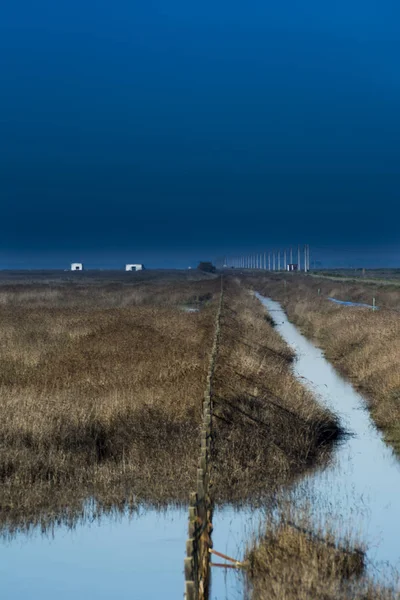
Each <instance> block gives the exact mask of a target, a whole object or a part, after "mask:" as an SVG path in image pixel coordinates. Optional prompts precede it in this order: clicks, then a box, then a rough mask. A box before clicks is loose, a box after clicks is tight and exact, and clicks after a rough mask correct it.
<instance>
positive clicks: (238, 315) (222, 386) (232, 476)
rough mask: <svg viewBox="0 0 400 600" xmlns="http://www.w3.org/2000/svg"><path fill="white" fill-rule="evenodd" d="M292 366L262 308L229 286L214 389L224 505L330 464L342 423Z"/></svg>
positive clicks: (218, 472)
mask: <svg viewBox="0 0 400 600" xmlns="http://www.w3.org/2000/svg"><path fill="white" fill-rule="evenodd" d="M293 358H294V357H293V353H292V351H291V350H290V349H289V347H288V346H287V345H286V343H285V342H284V341H283V340H282V338H281V337H280V336H279V335H278V333H277V332H276V331H275V330H274V327H273V325H272V324H271V319H270V318H269V317H268V316H267V315H266V313H265V310H264V308H263V307H262V305H261V304H260V302H259V301H258V300H257V299H256V298H255V297H254V296H253V295H251V294H250V293H249V291H248V290H247V289H245V288H244V287H243V286H241V285H240V284H239V282H238V281H236V280H234V279H228V281H227V282H226V284H225V294H224V303H223V309H222V318H221V340H220V348H219V353H218V358H217V364H216V371H215V381H214V387H213V394H214V396H213V397H214V415H215V417H216V418H215V425H214V426H215V428H216V440H215V462H216V476H215V486H216V489H215V493H216V497H217V499H220V500H224V499H226V498H230V499H231V500H236V501H244V500H248V499H251V500H253V501H254V500H256V499H257V497H260V496H263V495H265V494H271V492H272V490H273V489H275V487H276V486H277V485H279V484H282V483H285V482H286V483H287V482H288V481H290V480H292V479H293V478H294V477H295V476H297V475H299V474H300V473H301V472H302V471H304V470H305V469H306V468H309V467H311V466H312V465H315V464H316V463H317V462H320V463H321V462H322V461H323V460H324V459H326V458H327V457H328V454H329V450H330V449H331V447H332V442H333V440H335V439H336V438H337V437H338V435H339V433H340V431H339V427H338V423H337V420H336V418H335V416H334V415H332V413H331V412H330V411H328V410H327V409H326V408H323V407H321V406H320V405H319V404H318V403H317V402H316V400H315V399H314V397H313V396H312V394H311V393H310V392H309V391H307V390H306V388H305V387H304V386H303V385H301V384H300V383H299V382H298V381H297V380H296V378H295V376H294V375H293V373H292V369H291V363H292V361H293Z"/></svg>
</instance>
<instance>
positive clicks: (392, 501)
mask: <svg viewBox="0 0 400 600" xmlns="http://www.w3.org/2000/svg"><path fill="white" fill-rule="evenodd" d="M257 297H258V298H259V300H260V301H261V302H262V303H263V305H264V306H265V307H266V309H267V310H268V311H269V312H270V314H271V316H272V317H273V319H274V321H275V322H276V328H277V330H278V332H279V333H280V335H281V336H282V337H283V338H284V339H285V340H286V342H287V343H288V344H289V345H290V346H291V347H292V348H293V350H294V351H295V353H296V361H295V364H294V372H295V375H296V376H297V377H298V378H299V379H300V380H301V381H303V382H304V383H305V384H306V385H307V386H308V387H309V388H310V389H311V390H312V391H313V392H314V394H315V395H316V396H317V398H318V400H319V401H320V402H321V403H324V404H326V405H327V406H329V407H330V408H331V409H332V410H333V411H334V412H335V413H336V414H337V415H338V416H339V418H340V421H341V423H342V426H344V427H345V428H346V430H347V431H348V432H349V433H350V434H351V435H350V436H348V437H347V438H346V441H345V442H344V443H342V444H341V445H340V446H339V447H338V449H337V451H336V455H335V460H334V463H333V465H332V466H330V467H329V468H328V469H326V470H324V471H322V472H317V473H314V474H311V475H309V476H308V477H306V478H305V479H303V480H302V482H301V483H300V484H299V487H298V493H299V495H300V494H304V493H307V494H310V496H311V497H312V498H313V506H314V509H315V512H316V517H317V516H318V518H319V519H320V520H322V521H324V519H325V518H328V519H331V518H332V516H333V518H334V519H335V521H336V525H337V529H338V532H339V533H340V532H344V531H345V530H346V529H347V530H352V531H353V532H356V533H357V534H358V536H359V538H360V539H361V541H363V542H365V543H366V544H367V558H368V559H369V563H370V565H372V563H374V564H375V565H378V566H379V567H382V566H384V565H387V566H390V567H395V568H399V567H400V546H399V543H398V540H399V539H400V519H399V514H400V465H399V461H398V460H397V459H396V458H395V456H394V455H393V452H392V450H391V449H390V448H389V446H387V445H386V444H385V443H384V441H383V438H382V435H381V433H380V432H379V431H378V430H377V429H376V427H375V426H374V424H373V423H372V421H371V419H370V416H369V413H368V411H367V410H366V407H365V401H364V399H363V397H362V396H361V395H360V394H359V393H358V392H357V391H355V389H354V388H353V386H352V385H351V384H350V383H348V382H347V381H345V380H344V379H343V378H342V377H341V376H340V375H339V374H338V373H337V371H336V370H335V369H334V367H333V366H332V365H331V364H330V363H329V362H328V361H327V360H326V359H325V357H324V355H323V352H322V351H321V350H320V349H319V348H316V347H315V346H314V344H312V343H311V342H310V341H308V340H307V339H306V338H305V337H304V336H303V335H302V334H301V333H300V332H299V330H298V329H297V328H296V327H295V326H294V325H293V324H292V323H290V322H289V320H288V318H287V316H286V314H285V312H284V311H283V309H282V308H281V306H280V304H279V303H278V302H274V301H273V300H271V299H269V298H264V297H262V296H260V295H259V294H257ZM343 310H348V309H347V308H344V309H343ZM352 310H361V309H359V308H354V309H352ZM317 512H318V514H317ZM371 568H372V567H371ZM380 572H381V571H380V569H379V570H378V571H377V572H375V573H371V574H373V575H374V576H379V573H380Z"/></svg>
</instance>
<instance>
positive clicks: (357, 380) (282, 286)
mask: <svg viewBox="0 0 400 600" xmlns="http://www.w3.org/2000/svg"><path fill="white" fill-rule="evenodd" d="M251 285H253V286H255V288H257V289H258V290H259V291H260V292H261V293H263V294H265V295H269V296H271V297H272V298H275V299H276V300H278V301H280V302H281V303H282V305H283V306H284V308H285V310H286V311H287V314H288V316H289V318H290V319H291V320H292V321H293V322H294V323H296V324H297V325H298V326H299V327H300V328H301V329H302V331H303V332H304V333H305V334H306V335H307V336H308V337H310V338H312V339H313V340H314V341H315V342H316V343H317V344H318V345H319V346H320V347H321V348H322V349H323V350H324V351H325V354H326V356H327V357H328V358H329V359H330V360H331V361H332V362H333V363H334V364H335V366H336V367H337V368H338V369H339V370H340V371H341V372H342V373H343V374H344V375H345V376H346V377H348V378H349V379H350V380H351V381H352V383H353V384H354V385H355V386H356V387H359V388H360V389H361V390H362V391H363V393H364V395H365V397H366V398H367V401H368V406H369V409H370V411H371V415H372V417H373V419H374V421H375V423H376V424H377V426H378V427H379V428H380V429H382V430H383V431H384V434H385V437H386V439H387V440H388V441H389V442H390V443H391V444H392V446H393V447H394V448H395V450H396V451H397V452H400V335H399V334H400V312H399V309H400V291H398V290H397V288H396V287H393V286H391V285H382V284H378V283H376V284H371V283H364V284H363V283H362V282H346V281H344V282H339V281H331V280H329V279H324V278H318V277H305V276H304V275H298V274H295V275H294V276H290V275H287V274H285V275H262V276H259V277H257V278H253V280H252V284H251ZM328 297H334V298H337V299H339V300H346V301H347V300H349V301H352V302H361V303H366V304H372V298H373V297H374V298H375V299H376V304H377V306H378V307H379V310H376V311H372V310H371V309H370V308H361V307H349V306H341V305H336V304H333V303H331V302H330V301H328V300H327V298H328Z"/></svg>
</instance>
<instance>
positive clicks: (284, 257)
mask: <svg viewBox="0 0 400 600" xmlns="http://www.w3.org/2000/svg"><path fill="white" fill-rule="evenodd" d="M283 270H284V271H286V248H285V250H284V251H283Z"/></svg>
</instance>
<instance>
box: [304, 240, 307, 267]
mask: <svg viewBox="0 0 400 600" xmlns="http://www.w3.org/2000/svg"><path fill="white" fill-rule="evenodd" d="M304 273H307V245H306V244H305V245H304Z"/></svg>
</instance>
